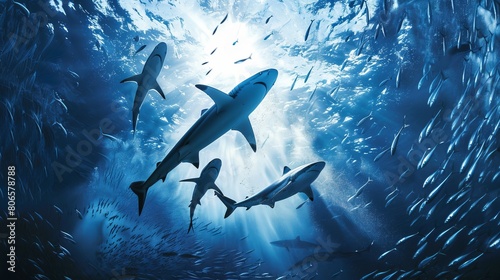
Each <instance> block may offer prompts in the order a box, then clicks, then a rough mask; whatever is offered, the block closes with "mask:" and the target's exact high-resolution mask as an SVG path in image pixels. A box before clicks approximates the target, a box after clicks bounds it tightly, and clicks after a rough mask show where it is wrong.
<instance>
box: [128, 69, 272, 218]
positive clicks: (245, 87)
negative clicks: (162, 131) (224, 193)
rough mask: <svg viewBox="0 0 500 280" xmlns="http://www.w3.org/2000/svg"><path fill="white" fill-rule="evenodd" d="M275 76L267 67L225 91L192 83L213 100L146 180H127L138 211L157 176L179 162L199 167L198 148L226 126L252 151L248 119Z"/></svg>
mask: <svg viewBox="0 0 500 280" xmlns="http://www.w3.org/2000/svg"><path fill="white" fill-rule="evenodd" d="M277 78H278V70H276V69H267V70H264V71H261V72H259V73H257V74H255V75H253V76H251V77H250V78H248V79H246V80H244V81H243V82H241V83H239V84H238V85H237V86H236V87H235V88H233V89H232V90H231V91H230V92H229V94H226V93H224V92H223V91H221V90H218V89H216V88H213V87H210V86H207V85H200V84H198V85H195V86H196V88H198V89H200V90H201V91H203V92H205V93H206V94H207V95H208V96H209V97H210V98H211V99H212V100H213V102H214V103H215V104H214V105H213V106H212V107H210V108H209V109H204V110H202V111H201V116H200V118H198V120H197V121H196V122H195V123H194V124H193V125H192V126H191V127H190V128H189V129H188V131H187V132H186V133H185V134H184V135H183V136H182V137H181V139H180V140H179V141H178V142H177V143H176V144H175V145H174V146H173V148H172V149H171V150H170V151H169V152H168V154H167V155H166V156H165V158H164V159H163V160H162V161H161V162H158V163H157V164H156V168H155V170H154V171H153V173H151V175H150V176H149V177H148V178H147V179H146V181H136V182H133V183H132V184H130V189H131V190H132V191H133V192H134V193H135V194H136V195H137V197H138V200H139V215H141V213H142V209H143V207H144V203H145V201H146V195H147V192H148V190H149V188H150V187H151V186H152V185H154V184H155V183H156V182H157V181H159V180H160V179H161V180H163V182H165V179H166V177H167V174H168V173H169V172H170V171H172V170H173V169H174V168H175V167H177V165H179V164H180V163H181V162H186V163H191V164H193V165H194V166H195V167H196V168H198V167H199V162H200V160H199V152H200V151H201V150H202V149H204V148H205V147H206V146H208V145H209V144H211V143H212V142H214V141H215V140H217V139H218V138H219V137H221V136H222V135H224V134H225V133H226V132H228V131H229V130H237V131H239V132H241V133H242V134H243V136H244V137H245V139H246V140H247V142H248V143H249V144H250V147H251V148H252V150H253V151H254V152H256V151H257V144H256V141H255V135H254V132H253V128H252V125H251V123H250V119H249V118H248V117H249V115H250V113H252V112H253V111H254V110H255V108H257V106H258V105H259V104H260V103H261V102H262V100H263V99H264V97H265V96H266V95H267V93H268V92H269V90H270V89H271V88H272V87H273V85H274V83H275V82H276V79H277Z"/></svg>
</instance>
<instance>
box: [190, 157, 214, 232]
mask: <svg viewBox="0 0 500 280" xmlns="http://www.w3.org/2000/svg"><path fill="white" fill-rule="evenodd" d="M221 166H222V161H221V160H220V159H218V158H216V159H213V160H212V161H210V162H209V163H208V164H207V166H205V168H203V170H201V173H200V177H199V178H192V179H184V180H181V182H193V183H196V186H195V187H194V190H193V196H192V198H191V203H190V204H189V209H190V221H189V228H188V233H189V231H191V229H192V228H193V215H194V210H195V209H196V205H197V204H198V205H201V203H200V200H201V198H202V197H203V196H204V195H205V193H206V192H207V191H208V190H209V189H213V190H216V191H218V192H220V193H222V191H221V190H220V189H219V187H217V185H215V180H216V179H217V177H218V176H219V172H220V168H221Z"/></svg>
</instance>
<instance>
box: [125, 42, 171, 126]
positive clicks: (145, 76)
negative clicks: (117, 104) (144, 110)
mask: <svg viewBox="0 0 500 280" xmlns="http://www.w3.org/2000/svg"><path fill="white" fill-rule="evenodd" d="M166 54H167V44H165V43H163V42H161V43H159V44H158V45H157V46H156V47H155V49H154V50H153V52H152V53H151V55H150V56H149V57H148V60H146V63H145V64H144V68H143V69H142V72H141V74H138V75H135V76H132V77H130V78H126V79H124V80H123V81H121V82H120V83H125V82H136V83H137V91H136V92H135V98H134V106H133V107H132V128H133V130H134V131H135V126H136V124H137V116H139V109H140V108H141V105H142V103H143V102H144V98H146V94H147V93H148V91H149V90H151V89H153V90H156V91H157V92H158V93H159V94H160V95H161V97H163V99H165V94H164V93H163V91H162V90H161V88H160V85H159V84H158V82H157V81H156V78H158V75H159V74H160V71H161V68H162V67H163V63H164V62H165V55H166Z"/></svg>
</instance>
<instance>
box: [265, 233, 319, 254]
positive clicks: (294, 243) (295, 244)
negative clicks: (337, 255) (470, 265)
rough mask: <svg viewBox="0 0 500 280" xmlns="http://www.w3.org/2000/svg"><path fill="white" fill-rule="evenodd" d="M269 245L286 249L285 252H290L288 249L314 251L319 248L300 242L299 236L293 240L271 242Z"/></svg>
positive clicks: (317, 245) (310, 243) (315, 245)
mask: <svg viewBox="0 0 500 280" xmlns="http://www.w3.org/2000/svg"><path fill="white" fill-rule="evenodd" d="M271 245H274V246H277V247H283V248H286V250H287V251H290V248H296V249H314V248H320V247H321V246H320V245H319V244H316V243H312V242H308V241H303V240H300V236H297V237H296V238H295V239H290V240H278V241H272V242H271Z"/></svg>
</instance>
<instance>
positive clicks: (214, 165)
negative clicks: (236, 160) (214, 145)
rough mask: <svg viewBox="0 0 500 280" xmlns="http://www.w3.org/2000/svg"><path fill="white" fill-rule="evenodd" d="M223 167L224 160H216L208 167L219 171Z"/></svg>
mask: <svg viewBox="0 0 500 280" xmlns="http://www.w3.org/2000/svg"><path fill="white" fill-rule="evenodd" d="M221 166H222V160H220V159H219V158H215V159H213V160H212V161H210V162H209V163H208V164H207V167H211V168H216V169H217V170H220V168H221Z"/></svg>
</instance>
